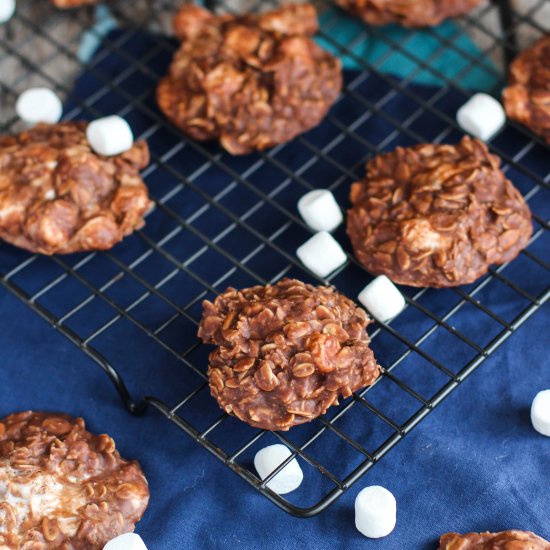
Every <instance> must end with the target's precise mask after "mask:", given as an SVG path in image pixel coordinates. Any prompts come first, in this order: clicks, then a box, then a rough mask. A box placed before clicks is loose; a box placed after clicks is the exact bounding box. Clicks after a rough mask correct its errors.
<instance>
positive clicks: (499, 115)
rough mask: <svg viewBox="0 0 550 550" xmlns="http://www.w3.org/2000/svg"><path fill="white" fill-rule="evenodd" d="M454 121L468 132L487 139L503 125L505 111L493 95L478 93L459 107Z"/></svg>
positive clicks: (484, 139)
mask: <svg viewBox="0 0 550 550" xmlns="http://www.w3.org/2000/svg"><path fill="white" fill-rule="evenodd" d="M456 121H457V122H458V124H459V125H460V126H461V128H462V129H463V130H465V131H466V132H468V133H469V134H472V135H473V136H475V137H478V138H479V139H482V140H483V141H487V140H489V139H491V138H492V137H493V136H494V135H495V134H496V133H497V132H498V131H499V130H500V129H501V128H502V127H503V126H504V123H505V122H506V113H505V112H504V109H503V107H502V105H501V104H500V102H499V101H497V100H496V99H495V98H494V97H492V96H490V95H487V94H482V93H479V94H474V95H473V96H472V97H471V98H470V99H469V100H468V101H467V102H466V103H464V105H462V107H460V109H459V110H458V112H457V113H456Z"/></svg>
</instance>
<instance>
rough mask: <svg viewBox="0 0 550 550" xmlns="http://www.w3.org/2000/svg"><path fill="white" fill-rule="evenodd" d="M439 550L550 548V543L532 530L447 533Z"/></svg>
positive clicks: (440, 542) (540, 549)
mask: <svg viewBox="0 0 550 550" xmlns="http://www.w3.org/2000/svg"><path fill="white" fill-rule="evenodd" d="M439 550H550V543H549V542H547V541H545V540H544V539H541V538H540V537H537V535H535V534H534V533H531V532H530V531H515V530H514V531H503V532H502V533H468V534H466V535H459V534H457V533H447V534H446V535H443V536H442V537H441V539H440V540H439Z"/></svg>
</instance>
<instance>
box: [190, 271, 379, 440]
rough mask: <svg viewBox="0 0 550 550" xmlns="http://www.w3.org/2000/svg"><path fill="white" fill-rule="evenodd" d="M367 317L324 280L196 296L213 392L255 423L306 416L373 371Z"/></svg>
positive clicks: (283, 422) (369, 378)
mask: <svg viewBox="0 0 550 550" xmlns="http://www.w3.org/2000/svg"><path fill="white" fill-rule="evenodd" d="M370 322H371V321H370V319H369V317H368V316H367V314H366V313H365V311H364V310H363V309H361V308H360V307H358V306H356V305H355V304H354V303H353V302H352V301H351V300H349V299H348V298H346V297H345V296H342V295H341V294H339V293H338V292H336V290H334V289H333V288H331V287H325V286H319V287H315V286H312V285H309V284H305V283H302V282H301V281H297V280H294V279H283V280H282V281H279V282H278V283H276V284H274V285H266V286H255V287H252V288H246V289H244V290H235V289H234V288H229V289H228V290H226V291H225V292H224V293H223V294H221V295H220V296H218V297H217V298H216V299H215V300H214V302H213V303H212V302H209V301H205V302H204V303H203V317H202V320H201V323H200V326H199V337H200V338H201V339H202V341H203V342H205V343H209V344H215V345H216V346H217V348H216V349H215V350H214V351H213V352H212V353H211V354H210V358H209V367H208V377H209V381H210V389H211V392H212V396H213V397H214V398H215V399H216V400H217V401H218V403H219V405H220V407H221V408H222V409H224V410H225V411H226V412H227V413H229V414H232V415H234V416H236V417H237V418H239V419H241V420H243V421H244V422H247V423H248V424H250V425H251V426H255V427H258V428H264V429H268V430H288V429H289V428H290V427H291V426H295V425H297V424H302V423H304V422H309V421H310V420H312V419H314V418H316V417H317V416H319V415H321V414H323V413H325V411H326V410H327V409H328V408H329V407H330V406H331V405H335V404H337V403H338V398H339V397H349V396H350V395H351V394H352V392H354V391H357V390H359V389H361V388H364V387H366V386H369V385H371V384H372V383H373V382H374V381H375V380H376V379H377V377H378V376H379V374H380V368H379V366H378V365H377V363H376V361H375V359H374V355H373V353H372V351H371V349H370V348H369V337H368V335H367V332H366V330H365V329H366V327H367V325H368V324H369V323H370Z"/></svg>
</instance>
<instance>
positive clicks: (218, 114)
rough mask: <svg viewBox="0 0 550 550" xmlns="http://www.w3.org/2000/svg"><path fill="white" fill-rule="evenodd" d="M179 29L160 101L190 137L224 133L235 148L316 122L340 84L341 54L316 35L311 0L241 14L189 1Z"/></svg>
mask: <svg viewBox="0 0 550 550" xmlns="http://www.w3.org/2000/svg"><path fill="white" fill-rule="evenodd" d="M174 30H175V33H176V35H177V36H178V37H179V38H180V40H182V45H181V47H180V48H179V50H178V51H177V52H176V54H175V55H174V59H173V61H172V64H171V66H170V69H169V73H168V75H167V76H166V77H165V78H163V79H162V80H161V82H160V84H159V86H158V88H157V102H158V104H159V106H160V108H161V110H162V111H163V112H164V113H165V115H166V116H167V117H168V119H170V121H172V122H173V123H174V124H175V125H176V126H179V127H180V128H181V129H182V130H183V131H184V132H186V133H187V134H188V135H190V136H191V137H192V138H194V139H196V140H200V141H203V140H212V139H219V141H220V143H221V145H222V147H224V148H225V149H226V150H227V151H229V152H230V153H232V154H234V155H239V154H244V153H250V152H252V151H256V150H261V149H265V148H267V147H272V146H274V145H277V144H280V143H285V142H287V141H290V140H291V139H293V138H294V137H296V136H297V135H298V134H301V133H302V132H305V131H307V130H309V129H310V128H313V127H314V126H317V125H318V124H319V123H320V122H321V120H322V119H323V118H324V116H325V115H326V113H327V111H328V110H329V108H330V106H331V105H332V103H333V102H334V101H335V100H336V98H337V97H338V94H339V92H340V89H341V86H342V71H341V66H340V62H339V61H338V60H337V59H336V58H335V57H334V56H332V55H331V54H329V53H328V52H325V51H324V50H322V49H321V48H320V47H319V46H318V45H317V44H316V43H315V42H314V41H313V40H312V38H311V36H312V35H313V34H314V33H315V32H316V30H317V17H316V12H315V9H314V7H313V6H312V5H310V4H297V5H289V6H285V7H282V8H280V9H278V10H275V11H271V12H267V13H264V14H261V15H252V14H250V15H244V16H240V17H236V16H232V15H224V16H215V15H213V14H211V13H210V12H208V11H206V10H204V9H203V8H200V7H198V6H195V5H192V4H186V5H184V6H183V7H182V8H181V10H180V11H179V13H178V14H177V15H176V17H175V20H174Z"/></svg>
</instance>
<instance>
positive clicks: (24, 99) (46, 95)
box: [15, 88, 63, 126]
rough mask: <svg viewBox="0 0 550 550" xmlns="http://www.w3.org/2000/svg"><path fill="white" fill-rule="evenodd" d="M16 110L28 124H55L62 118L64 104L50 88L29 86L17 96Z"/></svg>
mask: <svg viewBox="0 0 550 550" xmlns="http://www.w3.org/2000/svg"><path fill="white" fill-rule="evenodd" d="M15 111H16V113H17V115H18V116H19V118H20V119H21V120H22V121H23V122H24V123H25V124H27V125H28V126H34V125H35V124H38V123H40V122H46V123H48V124H55V123H56V122H59V120H60V119H61V115H62V114H63V105H62V104H61V100H60V99H59V98H58V97H57V95H56V94H55V92H53V91H52V90H50V89H49V88H29V89H28V90H25V91H24V92H23V93H22V94H21V95H20V96H19V97H18V98H17V102H16V104H15Z"/></svg>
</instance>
